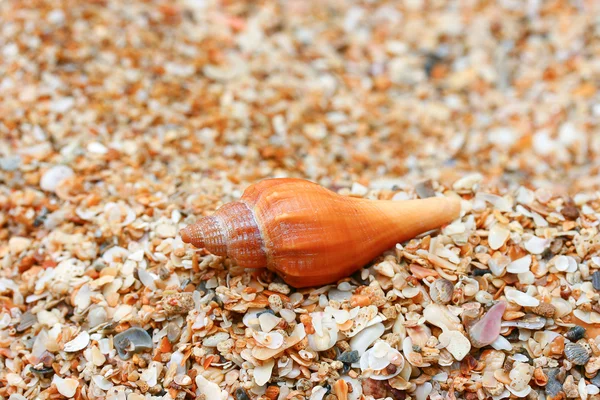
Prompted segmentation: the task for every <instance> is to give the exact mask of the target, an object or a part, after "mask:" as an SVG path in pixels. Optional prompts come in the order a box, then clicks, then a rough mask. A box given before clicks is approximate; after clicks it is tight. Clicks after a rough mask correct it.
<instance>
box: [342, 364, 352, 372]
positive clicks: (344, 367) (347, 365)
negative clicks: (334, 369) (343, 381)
mask: <svg viewBox="0 0 600 400" xmlns="http://www.w3.org/2000/svg"><path fill="white" fill-rule="evenodd" d="M350 368H352V365H351V364H346V363H344V366H343V367H342V373H343V374H347V373H348V372H350Z"/></svg>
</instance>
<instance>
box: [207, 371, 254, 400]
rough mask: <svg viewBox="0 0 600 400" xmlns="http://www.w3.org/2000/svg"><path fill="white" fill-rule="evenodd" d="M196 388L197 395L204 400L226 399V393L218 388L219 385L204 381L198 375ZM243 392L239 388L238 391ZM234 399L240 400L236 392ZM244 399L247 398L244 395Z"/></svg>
mask: <svg viewBox="0 0 600 400" xmlns="http://www.w3.org/2000/svg"><path fill="white" fill-rule="evenodd" d="M196 387H197V388H198V393H199V394H201V395H204V396H205V398H207V399H212V400H225V399H227V397H228V393H227V392H226V391H224V390H221V388H220V387H219V385H217V384H216V383H214V382H211V381H209V380H208V379H206V378H205V377H203V376H202V375H200V374H199V375H198V376H196ZM240 390H241V391H242V392H243V391H244V389H242V388H239V389H238V391H240ZM236 398H237V399H238V400H242V399H241V398H240V397H239V396H238V393H237V391H236ZM246 398H248V395H246Z"/></svg>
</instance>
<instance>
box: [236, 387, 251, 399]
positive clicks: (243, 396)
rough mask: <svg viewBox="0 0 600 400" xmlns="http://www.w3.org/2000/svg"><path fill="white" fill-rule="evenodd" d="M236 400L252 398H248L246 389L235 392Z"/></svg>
mask: <svg viewBox="0 0 600 400" xmlns="http://www.w3.org/2000/svg"><path fill="white" fill-rule="evenodd" d="M235 400H250V397H248V395H247V394H246V391H245V390H244V389H242V388H238V389H237V390H236V391H235Z"/></svg>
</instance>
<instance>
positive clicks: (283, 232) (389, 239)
mask: <svg viewBox="0 0 600 400" xmlns="http://www.w3.org/2000/svg"><path fill="white" fill-rule="evenodd" d="M459 213H460V201H459V200H458V199H450V198H445V197H432V198H428V199H423V200H406V201H393V200H366V199H357V198H352V197H344V196H340V195H338V194H337V193H334V192H332V191H330V190H327V189H325V188H323V187H321V186H319V185H317V184H315V183H312V182H309V181H306V180H302V179H288V178H282V179H267V180H263V181H260V182H258V183H256V184H254V185H252V186H250V187H249V188H248V189H246V191H245V192H244V194H243V196H242V198H241V199H240V201H238V202H233V203H229V204H226V205H224V206H223V207H221V208H219V209H218V210H217V211H216V212H215V214H214V215H212V216H210V217H206V218H203V219H202V220H200V221H198V222H196V223H195V224H192V225H189V226H187V227H186V228H185V229H183V230H182V231H181V237H182V239H183V241H184V242H186V243H191V244H193V245H194V246H196V247H201V248H206V249H207V250H208V251H210V252H211V253H213V254H217V255H220V256H228V257H230V258H232V259H234V260H235V261H236V262H237V264H238V265H240V266H242V267H246V268H261V267H265V266H266V267H267V268H269V269H270V270H272V271H275V272H276V273H277V274H279V275H280V276H281V277H282V278H283V280H284V281H285V282H287V283H288V284H290V285H291V286H294V287H307V286H315V285H323V284H327V283H332V282H336V281H337V280H339V279H341V278H344V277H346V276H348V275H351V274H352V273H354V272H355V271H357V270H358V269H360V268H361V267H363V266H364V265H366V264H367V263H368V262H369V261H371V260H372V259H373V258H375V257H376V256H378V255H379V254H381V253H382V252H383V251H385V250H387V249H389V248H391V247H393V246H394V245H395V244H396V243H399V242H403V241H405V240H408V239H411V238H413V237H415V236H417V235H419V234H421V233H423V232H426V231H429V230H431V229H435V228H438V227H440V226H442V225H444V224H447V223H449V222H451V221H452V220H453V219H455V218H457V217H458V216H459Z"/></svg>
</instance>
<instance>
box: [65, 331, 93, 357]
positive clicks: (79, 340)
mask: <svg viewBox="0 0 600 400" xmlns="http://www.w3.org/2000/svg"><path fill="white" fill-rule="evenodd" d="M88 344H90V334H89V333H87V332H86V331H82V332H81V333H79V335H77V336H76V337H75V338H74V339H73V340H71V341H70V342H67V343H65V347H64V349H63V350H64V351H66V352H67V353H74V352H77V351H80V350H83V349H85V348H86V347H87V345H88Z"/></svg>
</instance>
